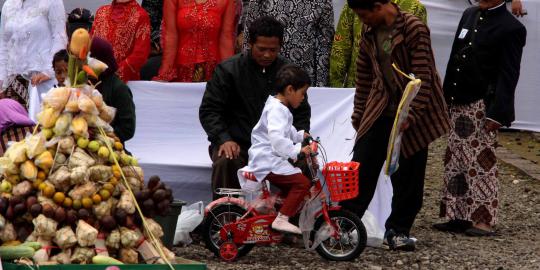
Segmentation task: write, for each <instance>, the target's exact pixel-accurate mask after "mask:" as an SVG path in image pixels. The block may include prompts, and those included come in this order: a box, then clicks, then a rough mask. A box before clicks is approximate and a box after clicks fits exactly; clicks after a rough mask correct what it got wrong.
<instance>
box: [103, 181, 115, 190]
mask: <svg viewBox="0 0 540 270" xmlns="http://www.w3.org/2000/svg"><path fill="white" fill-rule="evenodd" d="M103 189H104V190H107V191H109V192H113V191H114V185H113V184H111V183H106V184H104V185H103Z"/></svg>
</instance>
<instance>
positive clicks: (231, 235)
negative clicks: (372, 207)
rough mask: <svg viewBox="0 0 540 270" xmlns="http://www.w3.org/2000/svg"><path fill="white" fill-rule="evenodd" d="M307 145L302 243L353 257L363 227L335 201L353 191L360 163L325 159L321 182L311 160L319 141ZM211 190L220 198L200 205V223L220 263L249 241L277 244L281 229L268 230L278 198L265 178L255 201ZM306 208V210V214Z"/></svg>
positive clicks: (335, 256) (329, 254) (327, 254)
mask: <svg viewBox="0 0 540 270" xmlns="http://www.w3.org/2000/svg"><path fill="white" fill-rule="evenodd" d="M308 143H309V144H310V146H311V148H312V152H313V153H312V155H310V156H307V157H305V159H306V163H307V166H308V168H309V171H310V174H311V179H312V183H313V187H312V189H311V193H310V197H309V199H307V200H305V202H304V205H303V207H302V210H301V213H302V214H301V215H300V219H301V220H302V219H303V220H309V221H308V222H304V224H308V225H307V226H306V225H304V229H305V228H306V227H307V228H312V229H310V230H309V231H307V232H306V231H305V230H304V229H302V231H304V233H303V236H304V243H305V244H306V247H308V246H309V245H310V244H311V248H314V247H315V246H316V248H315V249H316V250H317V252H318V253H319V254H320V255H321V256H322V257H323V258H326V259H328V260H333V261H349V260H353V259H355V258H357V257H358V256H359V255H360V253H362V251H363V250H364V248H365V247H366V240H367V234H366V229H365V227H364V225H363V224H362V221H361V220H360V218H359V217H358V216H357V215H356V214H354V213H352V212H349V211H347V210H344V209H342V208H341V206H339V205H338V204H337V202H340V201H343V200H347V199H351V198H354V197H356V196H357V195H358V169H359V167H360V164H359V163H357V162H330V163H326V164H325V165H324V168H323V170H322V175H323V178H324V179H325V180H326V181H324V182H323V181H322V180H321V179H319V177H317V171H318V164H317V161H316V159H315V156H316V155H317V154H318V146H319V141H318V140H313V139H311V138H310V139H309V141H308ZM323 150H324V148H323ZM322 153H324V151H323V152H322ZM323 158H324V156H323ZM244 177H246V179H248V180H251V181H257V180H256V179H255V178H254V176H253V174H250V173H245V174H244ZM325 184H326V185H327V187H328V191H329V193H330V200H327V198H326V196H325V193H324V191H323V188H324V185H325ZM216 193H217V194H220V195H223V196H224V197H222V198H220V199H218V200H215V201H213V202H212V203H210V204H209V205H208V206H207V207H206V209H205V219H204V221H203V226H202V231H203V238H204V241H205V244H206V247H207V248H208V249H209V250H211V251H212V252H213V253H214V254H216V256H218V257H220V258H221V259H223V260H225V261H233V260H235V259H236V258H238V257H241V256H244V255H246V254H247V253H249V251H250V250H251V249H252V248H253V247H254V246H255V245H271V244H277V243H280V242H282V239H283V233H282V232H279V231H275V230H273V229H272V228H271V224H272V222H273V221H274V219H275V218H276V216H277V213H278V212H277V210H276V208H279V207H280V202H281V201H282V199H281V198H279V196H275V195H272V193H271V192H270V190H269V188H268V185H267V181H266V180H265V181H263V182H262V192H261V194H260V196H259V197H258V199H257V200H255V201H254V202H255V203H253V202H252V203H249V202H247V200H245V199H244V198H245V196H246V194H245V192H243V191H242V190H240V189H218V190H217V191H216ZM237 196H238V197H239V198H237ZM257 202H265V203H262V204H261V203H257ZM319 202H320V203H319ZM313 206H316V207H313ZM308 208H311V212H310V211H308ZM313 209H314V210H313ZM309 222H311V224H309ZM300 228H302V226H300Z"/></svg>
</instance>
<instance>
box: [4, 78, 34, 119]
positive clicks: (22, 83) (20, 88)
mask: <svg viewBox="0 0 540 270" xmlns="http://www.w3.org/2000/svg"><path fill="white" fill-rule="evenodd" d="M29 84H30V82H29V81H27V80H26V79H24V78H23V77H22V76H20V75H12V76H9V77H8V78H7V88H6V90H5V91H1V89H0V99H2V98H10V99H13V100H16V101H17V102H19V103H20V104H21V105H22V106H23V107H24V108H25V109H26V110H28V101H29V98H30V95H29V93H28V86H29Z"/></svg>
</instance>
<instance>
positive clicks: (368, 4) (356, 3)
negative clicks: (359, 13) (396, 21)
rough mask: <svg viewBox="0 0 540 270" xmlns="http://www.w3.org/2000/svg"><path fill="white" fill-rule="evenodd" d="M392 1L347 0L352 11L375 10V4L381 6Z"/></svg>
mask: <svg viewBox="0 0 540 270" xmlns="http://www.w3.org/2000/svg"><path fill="white" fill-rule="evenodd" d="M389 2H390V0H347V4H348V5H349V8H352V9H363V10H373V8H374V7H375V3H379V4H383V5H384V4H388V3H389Z"/></svg>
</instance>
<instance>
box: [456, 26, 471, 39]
mask: <svg viewBox="0 0 540 270" xmlns="http://www.w3.org/2000/svg"><path fill="white" fill-rule="evenodd" d="M468 32H469V29H465V28H463V29H461V33H459V37H458V38H459V39H464V38H465V37H466V36H467V33H468Z"/></svg>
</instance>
